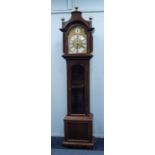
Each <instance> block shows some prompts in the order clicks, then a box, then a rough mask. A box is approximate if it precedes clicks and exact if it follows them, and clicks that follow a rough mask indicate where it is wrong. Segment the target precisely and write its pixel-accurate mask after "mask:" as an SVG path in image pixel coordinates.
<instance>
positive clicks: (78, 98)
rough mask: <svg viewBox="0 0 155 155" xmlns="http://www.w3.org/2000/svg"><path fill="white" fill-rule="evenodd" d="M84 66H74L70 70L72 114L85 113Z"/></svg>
mask: <svg viewBox="0 0 155 155" xmlns="http://www.w3.org/2000/svg"><path fill="white" fill-rule="evenodd" d="M84 72H85V71H84V66H83V65H74V66H72V68H71V104H72V114H84V113H85V83H84Z"/></svg>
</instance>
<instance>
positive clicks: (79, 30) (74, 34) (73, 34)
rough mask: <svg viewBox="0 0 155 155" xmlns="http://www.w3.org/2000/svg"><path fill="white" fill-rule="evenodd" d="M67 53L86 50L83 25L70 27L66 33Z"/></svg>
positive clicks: (77, 52) (84, 51) (79, 52)
mask: <svg viewBox="0 0 155 155" xmlns="http://www.w3.org/2000/svg"><path fill="white" fill-rule="evenodd" d="M68 50H69V54H81V53H86V52H87V35H86V33H85V30H84V28H83V27H80V26H76V27H74V28H72V29H71V30H70V32H69V35H68Z"/></svg>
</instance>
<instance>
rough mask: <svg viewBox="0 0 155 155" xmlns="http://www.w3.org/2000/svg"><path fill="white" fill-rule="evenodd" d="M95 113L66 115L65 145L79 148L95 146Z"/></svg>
mask: <svg viewBox="0 0 155 155" xmlns="http://www.w3.org/2000/svg"><path fill="white" fill-rule="evenodd" d="M92 121H93V115H92V114H89V115H83V116H66V117H65V119H64V123H65V124H64V125H65V137H64V142H63V145H64V146H68V147H77V148H93V147H94V139H93V136H92Z"/></svg>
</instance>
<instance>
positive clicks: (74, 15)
mask: <svg viewBox="0 0 155 155" xmlns="http://www.w3.org/2000/svg"><path fill="white" fill-rule="evenodd" d="M75 9H76V10H75V11H72V12H71V18H70V19H69V20H68V21H64V19H62V28H60V30H61V31H62V32H66V31H67V30H68V28H69V27H70V26H71V25H74V24H77V23H79V24H82V25H83V26H84V27H85V28H86V29H87V31H93V30H94V28H93V27H92V19H91V18H90V20H85V19H84V18H83V17H82V12H80V11H78V10H77V8H75Z"/></svg>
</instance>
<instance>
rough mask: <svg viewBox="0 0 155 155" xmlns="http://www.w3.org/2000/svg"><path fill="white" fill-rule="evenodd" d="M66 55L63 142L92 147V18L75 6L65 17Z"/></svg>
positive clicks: (63, 26) (72, 145)
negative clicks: (85, 15) (65, 112)
mask: <svg viewBox="0 0 155 155" xmlns="http://www.w3.org/2000/svg"><path fill="white" fill-rule="evenodd" d="M60 30H61V31H62V32H63V57H64V58H65V59H66V64H67V65H66V66H67V115H66V116H65V118H64V142H63V145H64V146H67V147H77V148H78V147H79V148H93V147H94V138H93V114H91V113H90V75H89V74H90V59H91V58H92V56H93V55H92V52H93V37H92V33H93V30H94V28H93V27H92V18H89V20H85V19H84V18H83V17H82V12H80V11H78V8H77V7H76V8H75V11H73V12H71V18H70V19H69V20H68V21H65V19H64V18H63V19H62V28H61V29H60Z"/></svg>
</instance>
